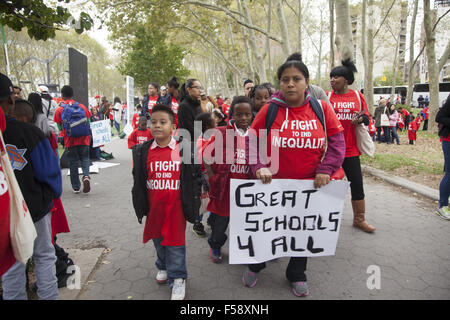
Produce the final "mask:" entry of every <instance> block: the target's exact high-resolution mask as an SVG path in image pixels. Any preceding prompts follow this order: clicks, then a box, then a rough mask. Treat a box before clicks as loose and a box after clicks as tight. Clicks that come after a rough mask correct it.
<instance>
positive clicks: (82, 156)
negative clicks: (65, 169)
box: [67, 146, 89, 190]
mask: <svg viewBox="0 0 450 320" xmlns="http://www.w3.org/2000/svg"><path fill="white" fill-rule="evenodd" d="M67 160H68V161H69V169H70V182H71V183H72V188H73V189H74V190H78V189H80V188H81V182H80V178H79V176H78V167H79V166H80V165H79V163H80V162H81V169H82V170H83V177H84V176H86V177H89V146H74V147H70V148H67Z"/></svg>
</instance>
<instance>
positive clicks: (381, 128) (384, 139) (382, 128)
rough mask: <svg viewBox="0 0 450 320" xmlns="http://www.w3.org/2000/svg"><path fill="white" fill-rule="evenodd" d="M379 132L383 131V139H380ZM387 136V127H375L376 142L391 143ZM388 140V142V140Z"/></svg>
mask: <svg viewBox="0 0 450 320" xmlns="http://www.w3.org/2000/svg"><path fill="white" fill-rule="evenodd" d="M381 130H383V133H384V138H383V140H382V139H381ZM389 136H390V135H389V127H377V141H378V142H391V141H390V139H389V138H388V137H389ZM388 139H389V140H388Z"/></svg>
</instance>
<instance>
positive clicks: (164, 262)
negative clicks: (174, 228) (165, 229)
mask: <svg viewBox="0 0 450 320" xmlns="http://www.w3.org/2000/svg"><path fill="white" fill-rule="evenodd" d="M162 240H163V239H162V238H160V239H153V244H154V245H155V249H156V255H157V256H158V259H157V260H156V263H155V265H156V267H157V268H158V270H167V278H168V279H169V285H170V286H172V284H173V281H174V280H175V279H179V278H182V279H187V270H186V246H176V247H174V246H163V245H161V242H162Z"/></svg>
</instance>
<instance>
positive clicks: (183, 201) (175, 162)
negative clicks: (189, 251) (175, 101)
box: [132, 104, 201, 300]
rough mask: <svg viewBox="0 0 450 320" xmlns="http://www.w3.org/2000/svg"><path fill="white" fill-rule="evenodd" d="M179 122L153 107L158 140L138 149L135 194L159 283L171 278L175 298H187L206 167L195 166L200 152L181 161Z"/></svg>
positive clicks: (152, 124) (165, 109)
mask: <svg viewBox="0 0 450 320" xmlns="http://www.w3.org/2000/svg"><path fill="white" fill-rule="evenodd" d="M174 121H175V115H174V113H173V111H172V109H171V108H169V107H167V106H165V105H160V104H157V105H156V106H154V107H153V109H152V116H151V121H150V130H151V133H152V135H153V137H154V139H152V140H150V141H147V142H145V143H143V144H140V145H137V146H136V147H134V148H133V163H134V167H133V180H134V181H133V189H132V195H133V206H134V208H135V212H136V215H137V217H138V221H139V222H142V218H143V216H147V219H146V221H145V228H144V235H143V242H144V243H146V242H148V241H149V240H150V239H153V243H154V245H155V249H156V253H157V261H156V267H157V268H158V270H159V271H158V273H157V275H156V281H157V282H158V283H166V282H169V285H170V286H171V287H172V300H183V299H184V297H185V285H186V284H185V279H186V278H187V270H186V238H185V233H186V232H185V231H186V220H187V221H189V222H191V223H193V222H194V221H195V219H196V218H197V217H198V210H199V208H200V192H201V182H200V179H201V171H200V165H198V164H193V163H194V162H193V161H192V160H193V157H194V153H192V152H191V158H190V160H191V162H187V161H181V160H182V158H181V156H180V149H181V144H179V142H178V141H177V140H175V138H174V137H173V136H172V134H173V133H174V131H175V129H176V126H175V124H174ZM180 139H181V138H180ZM180 141H181V140H180ZM183 151H184V153H186V152H187V150H185V149H183ZM188 156H189V154H188ZM183 160H184V156H183ZM181 190H183V193H181Z"/></svg>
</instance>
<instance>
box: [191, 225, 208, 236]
mask: <svg viewBox="0 0 450 320" xmlns="http://www.w3.org/2000/svg"><path fill="white" fill-rule="evenodd" d="M192 232H194V234H195V235H196V236H197V237H199V238H204V237H206V232H205V227H204V226H203V224H202V223H201V222H196V223H194V225H193V226H192Z"/></svg>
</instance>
